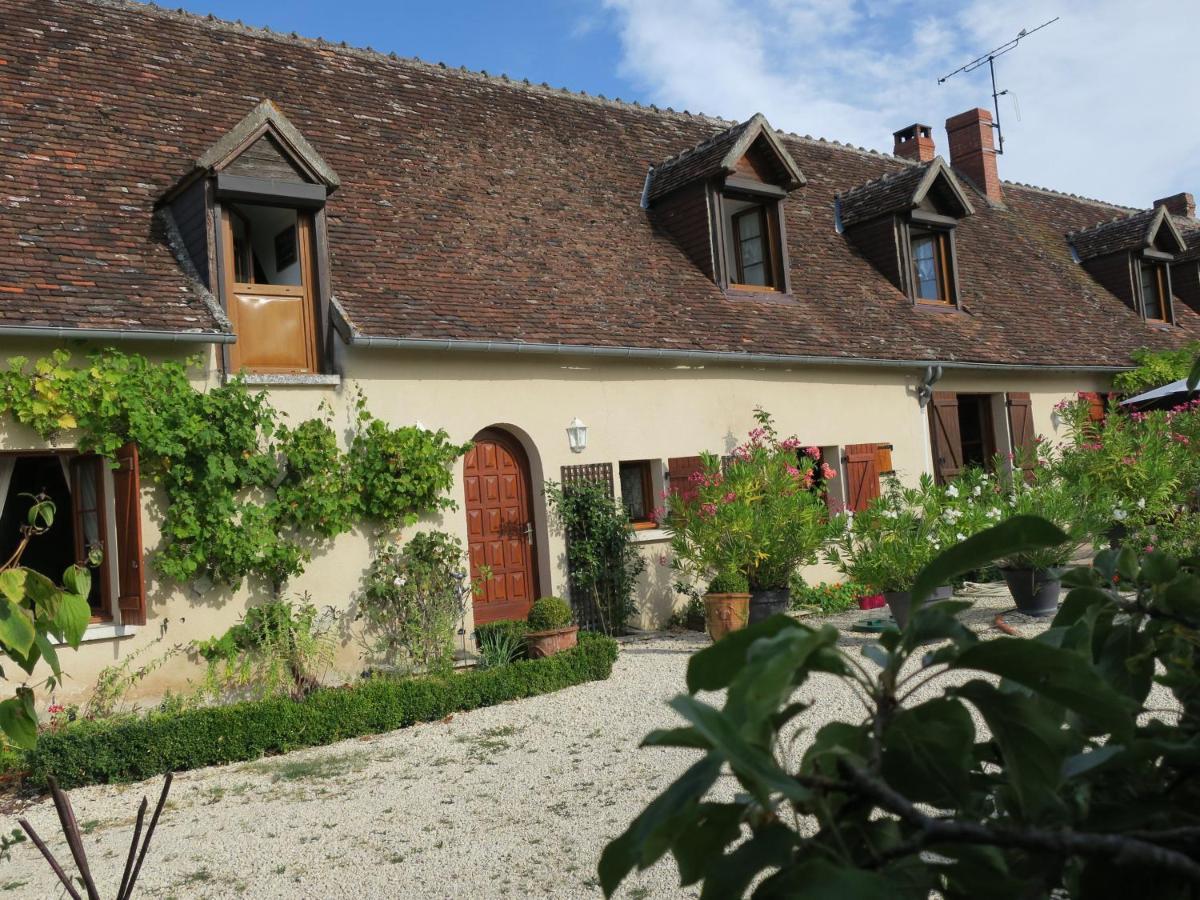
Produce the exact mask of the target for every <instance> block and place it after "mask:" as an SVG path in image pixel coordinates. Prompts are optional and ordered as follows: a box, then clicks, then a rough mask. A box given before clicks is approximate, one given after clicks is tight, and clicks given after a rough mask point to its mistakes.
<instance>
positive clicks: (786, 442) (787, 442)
mask: <svg viewBox="0 0 1200 900" xmlns="http://www.w3.org/2000/svg"><path fill="white" fill-rule="evenodd" d="M799 448H800V438H794V437H790V438H784V439H783V440H782V441H780V442H779V449H780V450H798V449H799Z"/></svg>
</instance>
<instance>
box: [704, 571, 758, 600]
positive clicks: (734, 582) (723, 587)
mask: <svg viewBox="0 0 1200 900" xmlns="http://www.w3.org/2000/svg"><path fill="white" fill-rule="evenodd" d="M749 592H750V579H748V578H747V577H746V574H745V573H744V572H738V571H733V572H719V573H718V574H717V575H715V576H714V577H713V579H712V581H710V582H709V583H708V593H710V594H748V593H749Z"/></svg>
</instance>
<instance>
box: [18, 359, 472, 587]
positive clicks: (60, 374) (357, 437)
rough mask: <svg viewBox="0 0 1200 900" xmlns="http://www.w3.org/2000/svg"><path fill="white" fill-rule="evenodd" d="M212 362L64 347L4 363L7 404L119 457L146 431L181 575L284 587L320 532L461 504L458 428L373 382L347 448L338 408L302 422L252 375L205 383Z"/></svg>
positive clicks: (167, 537) (167, 554) (392, 523)
mask: <svg viewBox="0 0 1200 900" xmlns="http://www.w3.org/2000/svg"><path fill="white" fill-rule="evenodd" d="M200 365H201V360H199V359H195V360H190V361H189V362H188V363H187V364H181V363H178V362H151V361H150V360H148V359H147V358H146V357H144V356H140V355H137V354H125V353H121V352H119V351H117V350H112V349H107V350H102V351H98V352H95V353H92V354H90V355H89V356H88V360H87V362H86V363H85V364H83V365H73V364H72V363H71V356H70V354H69V353H67V352H66V351H64V350H57V351H55V352H54V353H52V354H51V355H50V356H47V357H43V358H41V359H38V360H36V361H34V362H32V363H30V362H29V360H27V359H25V358H23V357H14V358H13V359H10V360H9V368H8V369H7V370H6V371H2V372H0V412H5V413H8V414H9V415H10V416H12V418H13V419H15V420H16V421H17V422H20V423H21V424H23V425H28V426H29V427H31V428H33V429H34V430H35V431H36V432H37V433H38V434H40V435H42V436H43V437H47V438H50V437H53V436H55V435H57V434H59V433H61V432H63V431H71V430H77V432H78V445H79V447H80V448H81V449H83V450H91V451H95V452H96V453H99V454H101V455H104V456H108V457H112V456H113V455H114V454H115V452H116V451H117V450H118V449H119V448H120V447H121V446H123V445H124V444H126V443H127V442H130V441H132V442H134V443H136V444H137V446H138V452H139V454H140V456H141V459H142V461H143V468H144V471H145V472H146V473H147V475H148V476H149V477H151V478H152V479H153V480H154V481H155V482H156V483H157V484H158V485H159V486H160V487H161V488H162V490H163V492H164V493H165V495H166V500H167V503H166V506H165V508H164V510H163V520H162V526H161V530H162V543H161V545H160V547H159V550H158V552H157V554H156V557H155V565H156V566H157V568H158V570H159V571H160V572H161V573H162V574H163V575H165V576H167V577H168V578H171V579H173V580H175V581H186V580H188V579H190V578H194V577H196V576H198V575H201V574H205V575H208V576H211V577H212V578H213V579H214V580H216V581H220V582H224V583H228V584H233V585H236V584H238V583H240V582H241V580H242V579H243V578H245V577H246V576H248V575H254V576H258V577H261V578H263V579H265V580H266V581H268V582H269V583H270V584H272V585H276V586H278V585H281V584H283V583H284V582H285V581H286V580H287V579H288V578H290V577H294V576H296V575H298V574H300V573H301V572H302V571H303V570H304V566H305V563H306V562H307V561H308V559H309V558H310V552H311V551H310V544H311V540H312V538H314V537H316V538H331V537H334V536H336V535H338V534H342V533H344V532H346V531H349V530H350V529H351V528H353V527H354V526H355V525H357V524H358V523H360V522H363V521H368V522H375V523H379V524H381V525H384V526H386V527H391V528H396V527H399V526H401V525H407V524H412V523H413V522H414V521H416V519H417V518H418V517H419V516H421V515H423V514H426V513H430V512H434V511H437V510H440V509H445V508H447V507H449V506H450V505H451V501H450V500H449V498H447V497H445V496H444V493H445V491H446V490H447V488H449V486H450V485H451V484H452V483H453V473H452V472H451V466H452V464H453V462H454V460H456V459H457V458H458V457H459V456H461V455H462V454H463V453H464V452H466V449H467V446H466V445H459V444H454V443H452V442H451V441H450V440H449V437H448V435H447V434H446V433H445V432H444V431H436V432H435V431H426V430H424V429H420V428H416V427H409V426H402V427H399V428H391V427H390V426H388V425H387V424H386V423H385V422H383V421H381V420H379V419H376V418H375V417H373V416H372V415H371V414H370V413H369V412H368V411H367V409H366V402H365V399H364V397H363V396H362V394H361V393H359V394H358V396H357V398H356V400H355V404H354V407H355V427H354V434H353V436H352V437H351V439H350V445H349V447H348V448H347V449H346V450H345V451H342V450H341V449H340V448H339V446H338V441H337V437H336V434H335V432H334V429H333V426H332V415H333V413H332V410H331V409H330V408H329V407H328V406H325V407H324V408H323V409H322V414H321V416H320V417H318V418H315V419H310V420H306V421H303V422H301V423H299V424H298V425H296V426H294V427H292V426H288V425H286V424H282V423H281V421H280V418H281V417H280V414H279V413H278V412H277V411H276V410H275V409H274V408H273V407H272V406H271V405H270V403H269V400H268V395H267V394H266V393H265V392H262V391H259V392H252V391H250V390H249V389H248V388H247V387H246V385H245V384H244V383H243V382H242V381H241V380H240V379H237V378H234V379H231V380H230V381H228V382H226V383H224V384H220V385H216V386H214V387H202V388H201V389H197V387H195V386H194V385H193V384H192V382H191V380H190V378H189V369H190V368H192V367H196V368H199V366H200Z"/></svg>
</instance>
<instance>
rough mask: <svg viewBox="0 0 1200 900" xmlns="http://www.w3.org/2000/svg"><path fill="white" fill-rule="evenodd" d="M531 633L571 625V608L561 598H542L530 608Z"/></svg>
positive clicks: (528, 620) (528, 619)
mask: <svg viewBox="0 0 1200 900" xmlns="http://www.w3.org/2000/svg"><path fill="white" fill-rule="evenodd" d="M526 621H527V622H528V623H529V630H530V631H551V630H552V629H555V628H566V627H567V626H568V625H570V624H571V606H570V604H569V603H567V601H566V600H563V599H562V598H561V597H541V598H539V599H537V600H535V601H534V602H533V606H531V607H530V608H529V617H528V618H527V619H526Z"/></svg>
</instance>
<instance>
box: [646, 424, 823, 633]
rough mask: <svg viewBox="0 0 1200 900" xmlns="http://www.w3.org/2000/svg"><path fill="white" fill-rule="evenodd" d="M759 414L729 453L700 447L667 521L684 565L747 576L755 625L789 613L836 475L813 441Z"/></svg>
mask: <svg viewBox="0 0 1200 900" xmlns="http://www.w3.org/2000/svg"><path fill="white" fill-rule="evenodd" d="M755 419H756V420H757V421H758V426H757V427H756V428H754V429H753V430H752V431H751V432H750V435H749V438H748V439H747V440H746V441H745V443H743V444H741V445H739V446H738V447H736V448H734V450H733V452H732V454H731V455H730V456H729V457H727V458H726V459H724V460H722V459H721V458H720V457H718V456H716V455H715V454H712V453H705V454H701V459H702V464H701V468H700V470H699V471H697V472H696V473H695V474H694V475H693V476H692V479H691V482H692V487H693V490H692V491H691V492H689V493H691V494H692V495H691V496H687V497H682V496H679V495H675V496H672V497H670V498H669V503H668V509H667V514H666V516H665V519H664V523H663V524H664V526H665V527H666V528H667V529H668V531H670V532H671V535H672V549H673V550H674V553H675V558H676V560H678V561H680V564H681V567H682V568H689V567H690V568H692V569H694V570H695V571H697V572H699V573H701V574H705V573H707V574H710V575H720V576H724V575H728V573H731V572H734V571H737V572H740V573H742V574H743V575H744V576H745V578H746V580H747V583H748V585H749V590H750V619H749V621H750V623H751V624H753V623H755V622H758V621H761V620H762V619H765V618H768V617H769V616H771V615H774V614H776V613H782V612H786V611H787V609H788V605H789V590H788V583H789V581H790V579H791V576H792V574H793V573H794V572H795V570H796V568H797V567H798V566H801V565H805V564H808V563H813V562H816V559H817V553H818V551H819V549H820V547H821V545H822V544H823V543H824V541H825V539H826V537H827V535H828V533H829V514H828V509H827V508H826V506H825V501H824V497H823V492H824V488H823V485H824V483H825V482H826V481H827V480H829V479H830V478H833V477H835V472H834V471H833V469H832V468H830V467H829V466H828V465H827V464H825V463H823V462H822V461H821V453H820V450H818V449H817V448H816V447H809V448H807V449H805V448H804V447H803V445H802V444H801V442H800V441H799V440H798V439H797V438H795V437H791V438H786V439H782V440H781V439H780V438H779V437H778V435H777V434H776V431H775V427H774V423H773V422H772V420H771V416H770V414H769V413H767V412H765V411H764V410H762V409H758V410H755Z"/></svg>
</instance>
